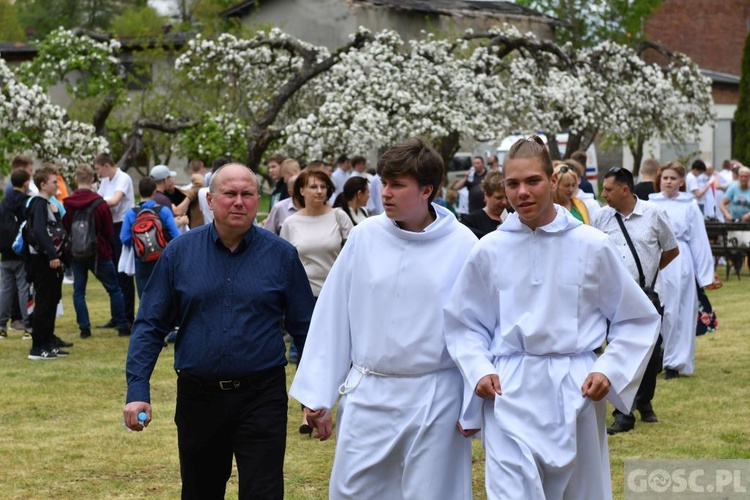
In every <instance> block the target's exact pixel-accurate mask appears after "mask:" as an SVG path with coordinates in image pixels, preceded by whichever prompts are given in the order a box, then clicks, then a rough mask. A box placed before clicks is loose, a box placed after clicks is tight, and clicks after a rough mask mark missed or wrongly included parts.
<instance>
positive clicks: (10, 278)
mask: <svg viewBox="0 0 750 500" xmlns="http://www.w3.org/2000/svg"><path fill="white" fill-rule="evenodd" d="M10 181H11V185H12V186H13V190H12V191H11V192H10V194H8V195H6V196H5V198H3V201H2V202H0V203H1V204H0V211H2V212H3V214H6V213H10V214H13V215H14V216H15V219H16V221H17V224H21V223H22V222H23V221H24V220H25V219H26V216H25V213H26V202H27V201H28V199H29V196H28V195H27V194H26V192H27V191H28V189H29V182H30V181H31V174H29V172H28V170H26V169H25V168H17V169H16V170H14V171H13V172H12V173H11V174H10ZM17 232H18V231H16V234H17ZM10 236H11V238H15V234H13V235H10ZM0 281H1V282H2V285H0V339H3V338H6V337H7V336H8V331H7V326H8V320H11V318H12V315H13V305H14V303H15V304H16V305H17V306H18V305H20V304H23V307H20V310H19V315H20V316H21V325H16V326H20V327H21V328H20V329H22V330H23V332H24V337H26V336H28V338H31V334H30V333H29V332H30V331H31V321H30V319H29V311H28V308H27V307H26V304H27V303H28V300H29V282H28V280H27V279H26V262H25V258H24V257H23V256H21V255H18V254H17V253H16V252H14V251H13V249H12V248H3V249H2V262H0ZM11 327H13V321H11ZM14 328H15V327H14Z"/></svg>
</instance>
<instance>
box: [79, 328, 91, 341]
mask: <svg viewBox="0 0 750 500" xmlns="http://www.w3.org/2000/svg"><path fill="white" fill-rule="evenodd" d="M89 337H91V329H89V328H81V338H82V339H87V338H89Z"/></svg>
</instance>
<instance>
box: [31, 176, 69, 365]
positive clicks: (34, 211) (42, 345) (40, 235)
mask: <svg viewBox="0 0 750 500" xmlns="http://www.w3.org/2000/svg"><path fill="white" fill-rule="evenodd" d="M34 184H36V185H37V187H38V188H39V195H38V196H35V197H34V198H32V199H31V201H30V203H29V204H28V206H27V208H26V215H27V219H26V220H27V226H26V230H25V233H26V234H25V236H24V237H25V238H27V242H28V245H29V257H28V261H27V262H28V267H27V269H28V272H27V277H28V280H29V283H31V285H32V286H33V287H34V314H32V315H31V328H32V331H31V337H32V346H31V351H30V352H29V359H31V360H49V359H56V358H58V357H62V356H67V355H68V354H69V353H68V351H64V350H63V349H61V346H60V340H59V337H57V335H55V318H56V316H57V314H56V313H57V304H58V302H60V299H61V298H62V279H63V267H64V262H63V258H64V257H65V255H64V250H63V248H62V247H61V246H60V245H61V244H62V241H63V240H64V238H65V234H64V229H62V220H61V218H60V211H59V209H58V208H57V205H55V204H53V203H51V202H50V201H49V200H50V198H51V197H53V196H54V195H55V193H57V172H56V171H55V170H54V169H52V168H49V167H40V168H39V169H37V171H36V172H34ZM52 226H54V227H58V228H59V229H60V230H61V231H60V232H57V235H56V236H55V237H54V238H53V236H52V233H51V232H50V229H49V228H50V227H52ZM67 344H68V345H72V344H70V343H67Z"/></svg>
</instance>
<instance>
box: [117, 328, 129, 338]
mask: <svg viewBox="0 0 750 500" xmlns="http://www.w3.org/2000/svg"><path fill="white" fill-rule="evenodd" d="M117 336H118V337H130V327H129V326H127V327H125V328H120V329H119V330H117Z"/></svg>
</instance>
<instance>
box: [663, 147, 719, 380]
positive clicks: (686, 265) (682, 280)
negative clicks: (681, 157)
mask: <svg viewBox="0 0 750 500" xmlns="http://www.w3.org/2000/svg"><path fill="white" fill-rule="evenodd" d="M684 185H685V167H684V166H683V165H682V164H681V163H680V162H677V161H673V162H670V163H667V164H666V165H663V166H662V167H661V168H659V176H658V178H657V179H656V193H653V194H650V195H649V197H648V200H649V201H650V202H653V203H654V204H655V205H656V206H658V207H659V208H660V209H661V210H663V211H664V212H665V213H666V214H667V218H668V220H669V225H670V226H671V228H672V231H674V235H675V236H676V237H677V244H678V245H679V247H680V255H679V256H678V257H677V258H676V259H675V261H674V262H673V263H672V264H670V265H668V266H667V267H665V268H664V270H663V271H662V273H661V285H662V293H661V295H662V296H663V299H662V300H663V302H664V325H663V327H662V336H663V337H664V361H663V363H664V371H665V372H666V373H665V377H666V378H668V379H671V378H676V377H678V376H679V374H680V373H681V374H683V375H690V374H692V373H693V370H694V368H695V325H696V322H697V321H698V290H697V288H696V282H697V286H700V287H702V288H707V289H711V288H714V287H715V285H714V258H713V255H712V254H711V244H710V243H709V242H708V235H707V234H706V224H705V222H704V221H703V214H702V213H701V210H700V208H698V204H697V203H696V202H695V198H694V197H693V195H692V194H690V193H686V192H683V191H681V189H684V188H683V186H684Z"/></svg>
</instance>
